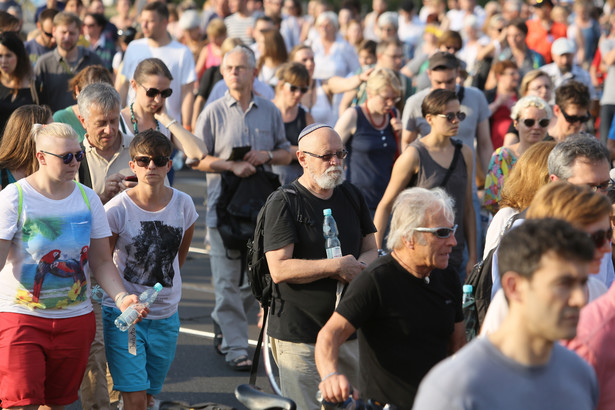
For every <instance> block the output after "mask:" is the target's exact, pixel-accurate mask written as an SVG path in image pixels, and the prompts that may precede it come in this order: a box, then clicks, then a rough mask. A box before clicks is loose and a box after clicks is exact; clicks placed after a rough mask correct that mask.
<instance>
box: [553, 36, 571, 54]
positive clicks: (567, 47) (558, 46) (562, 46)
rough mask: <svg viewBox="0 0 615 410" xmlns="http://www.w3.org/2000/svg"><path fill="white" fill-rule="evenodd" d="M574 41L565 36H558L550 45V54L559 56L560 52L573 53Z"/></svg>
mask: <svg viewBox="0 0 615 410" xmlns="http://www.w3.org/2000/svg"><path fill="white" fill-rule="evenodd" d="M574 51H575V50H574V43H573V42H572V40H568V39H567V38H565V37H561V38H558V39H557V40H555V41H554V42H553V45H551V54H552V55H554V56H561V55H562V54H574Z"/></svg>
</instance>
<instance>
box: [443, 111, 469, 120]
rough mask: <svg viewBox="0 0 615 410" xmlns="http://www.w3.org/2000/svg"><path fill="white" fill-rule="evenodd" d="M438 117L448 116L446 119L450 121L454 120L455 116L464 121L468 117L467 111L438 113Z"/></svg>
mask: <svg viewBox="0 0 615 410" xmlns="http://www.w3.org/2000/svg"><path fill="white" fill-rule="evenodd" d="M437 116H438V117H442V118H446V121H448V122H453V120H454V119H455V118H457V119H458V120H459V122H461V121H463V120H465V119H466V113H465V112H461V111H459V112H449V113H446V114H437Z"/></svg>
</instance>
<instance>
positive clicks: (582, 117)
mask: <svg viewBox="0 0 615 410" xmlns="http://www.w3.org/2000/svg"><path fill="white" fill-rule="evenodd" d="M560 111H561V112H562V115H563V116H564V118H565V119H566V121H568V122H569V123H570V124H574V123H575V122H578V121H581V123H585V122H587V121H589V119H590V118H591V115H589V114H586V115H568V114H566V111H564V109H563V108H562V107H560Z"/></svg>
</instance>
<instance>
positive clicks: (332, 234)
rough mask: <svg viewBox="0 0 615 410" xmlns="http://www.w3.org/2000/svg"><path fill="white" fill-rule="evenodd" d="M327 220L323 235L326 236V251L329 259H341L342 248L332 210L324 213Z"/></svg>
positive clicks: (323, 227) (324, 223) (323, 226)
mask: <svg viewBox="0 0 615 410" xmlns="http://www.w3.org/2000/svg"><path fill="white" fill-rule="evenodd" d="M322 213H323V215H324V216H325V219H324V221H323V224H322V233H323V235H324V236H325V249H326V250H327V259H334V258H341V257H342V247H341V245H340V240H339V239H337V233H338V232H337V224H336V223H335V219H333V216H332V215H331V210H330V209H328V208H327V209H323V211H322Z"/></svg>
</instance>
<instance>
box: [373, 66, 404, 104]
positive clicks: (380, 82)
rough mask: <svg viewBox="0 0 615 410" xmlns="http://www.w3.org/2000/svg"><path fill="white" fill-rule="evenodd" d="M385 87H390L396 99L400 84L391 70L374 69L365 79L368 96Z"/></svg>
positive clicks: (399, 93)
mask: <svg viewBox="0 0 615 410" xmlns="http://www.w3.org/2000/svg"><path fill="white" fill-rule="evenodd" d="M385 87H391V88H392V89H393V91H394V92H395V93H396V94H397V96H398V97H399V96H400V95H401V83H400V82H399V78H397V75H396V74H395V73H394V72H393V70H390V69H388V68H384V67H380V68H376V69H375V70H374V71H373V72H372V73H371V74H370V75H369V78H368V79H367V90H368V91H369V93H370V94H376V93H377V92H378V91H380V90H382V89H383V88H385Z"/></svg>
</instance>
